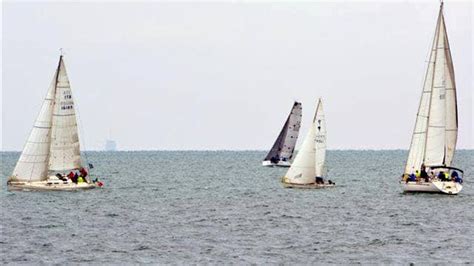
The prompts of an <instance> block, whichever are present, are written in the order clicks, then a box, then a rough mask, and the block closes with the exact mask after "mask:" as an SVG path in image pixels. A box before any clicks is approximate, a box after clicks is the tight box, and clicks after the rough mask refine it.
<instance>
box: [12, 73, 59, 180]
mask: <svg viewBox="0 0 474 266" xmlns="http://www.w3.org/2000/svg"><path fill="white" fill-rule="evenodd" d="M56 76H57V72H56V73H55V74H54V77H53V81H52V82H51V85H50V86H49V89H48V93H47V94H46V98H45V99H44V102H43V105H42V106H41V110H40V112H39V115H38V117H37V118H36V121H35V124H34V125H33V129H32V130H31V133H30V136H29V137H28V140H27V142H26V144H25V147H24V149H23V152H22V153H21V155H20V159H19V160H18V162H17V164H16V166H15V169H14V170H13V174H12V176H11V177H10V179H9V180H10V181H40V180H45V179H46V178H47V173H48V161H49V149H50V143H51V139H50V138H51V118H52V113H53V107H54V91H55V87H56Z"/></svg>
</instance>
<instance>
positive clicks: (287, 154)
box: [262, 101, 302, 167]
mask: <svg viewBox="0 0 474 266" xmlns="http://www.w3.org/2000/svg"><path fill="white" fill-rule="evenodd" d="M301 112H302V107H301V103H299V102H296V101H295V102H294V104H293V107H292V108H291V111H290V114H289V115H288V118H287V119H286V122H285V124H284V125H283V128H282V129H281V131H280V134H279V135H278V138H277V139H276V141H275V143H274V144H273V147H272V148H271V150H270V151H269V152H268V154H267V156H266V157H265V159H264V160H263V162H262V165H263V166H280V167H289V166H290V165H291V163H290V160H291V159H292V158H293V152H294V150H295V146H296V141H297V140H298V134H299V132H300V126H301Z"/></svg>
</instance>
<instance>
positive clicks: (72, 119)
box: [8, 54, 102, 190]
mask: <svg viewBox="0 0 474 266" xmlns="http://www.w3.org/2000/svg"><path fill="white" fill-rule="evenodd" d="M86 168H87V167H86V166H84V165H83V162H82V158H81V150H80V147H79V134H78V130H77V121H76V111H75V107H74V100H73V97H72V91H71V87H70V85H69V79H68V76H67V73H66V67H65V65H64V60H63V55H62V54H61V56H60V57H59V63H58V66H57V69H56V72H55V74H54V77H53V80H52V82H51V85H50V86H49V89H48V92H47V94H46V98H45V99H44V101H43V105H42V107H41V110H40V113H39V115H38V117H37V119H36V121H35V123H34V125H33V129H32V131H31V133H30V136H29V138H28V140H27V142H26V144H25V147H24V149H23V152H22V153H21V155H20V158H19V160H18V162H17V164H16V166H15V169H14V170H13V173H12V175H11V176H10V177H9V178H8V189H10V190H78V189H91V188H95V187H98V186H102V183H101V182H98V181H95V182H92V181H90V179H89V178H88V176H87V174H85V173H87V172H88V170H87V169H86ZM77 171H81V172H82V175H81V177H78V176H79V175H77V176H75V177H72V178H67V177H66V175H67V174H68V173H71V172H73V173H74V172H75V173H77ZM82 176H83V177H82ZM76 178H77V180H76ZM72 180H74V182H73V181H72ZM81 181H82V182H81Z"/></svg>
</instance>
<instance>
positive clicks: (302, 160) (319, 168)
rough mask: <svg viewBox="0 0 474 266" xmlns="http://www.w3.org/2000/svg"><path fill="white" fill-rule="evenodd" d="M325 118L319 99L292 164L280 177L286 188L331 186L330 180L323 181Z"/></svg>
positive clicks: (332, 184) (324, 169)
mask: <svg viewBox="0 0 474 266" xmlns="http://www.w3.org/2000/svg"><path fill="white" fill-rule="evenodd" d="M325 165H326V118H325V116H324V111H323V102H322V100H321V99H319V101H318V104H317V107H316V112H315V114H314V119H313V122H312V124H311V127H310V129H309V131H308V134H307V135H306V137H305V139H304V141H303V144H302V146H301V149H300V150H299V151H298V154H297V155H296V158H295V160H294V161H293V164H292V165H291V167H290V169H288V172H287V173H286V175H285V176H284V177H283V178H282V183H283V186H284V187H286V188H325V187H333V186H335V184H334V183H333V182H332V181H330V180H329V181H324V179H323V177H324V175H325V174H326V173H325V172H327V171H326V167H325Z"/></svg>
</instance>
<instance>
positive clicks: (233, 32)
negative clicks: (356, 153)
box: [1, 0, 474, 150]
mask: <svg viewBox="0 0 474 266" xmlns="http://www.w3.org/2000/svg"><path fill="white" fill-rule="evenodd" d="M438 8H439V1H436V0H433V1H399V2H380V1H372V2H354V1H344V2H341V1H339V2H329V1H326V2H312V3H293V2H288V3H271V2H264V3H162V2H144V3H111V2H107V3H100V2H83V3H73V4H66V3H13V2H6V3H3V17H2V24H3V25H2V28H3V33H2V54H3V56H2V75H3V80H2V107H1V110H2V124H1V125H2V130H1V131H2V138H1V139H2V149H3V150H21V149H22V147H23V145H24V143H25V141H26V139H27V137H28V135H29V132H30V130H31V127H32V125H33V122H34V120H35V119H36V116H37V114H38V112H39V108H40V106H41V104H42V101H43V98H44V96H45V94H46V90H47V88H48V85H49V83H50V81H51V79H52V77H53V74H54V71H55V68H56V64H57V61H58V57H59V48H60V47H62V48H64V51H65V63H66V67H67V70H68V74H69V77H70V81H71V86H72V90H73V94H74V97H75V100H76V107H78V108H79V115H80V121H79V123H80V126H81V131H80V137H81V142H82V145H83V147H84V146H85V148H86V149H88V150H95V149H102V148H103V146H104V142H105V140H106V139H107V138H109V132H111V138H112V139H114V140H116V141H117V144H118V148H119V149H121V150H142V149H146V150H150V149H159V150H162V149H179V150H182V149H185V150H189V149H199V150H207V149H209V150H214V149H238V150H242V149H263V150H265V149H269V148H270V147H271V145H272V143H273V141H274V140H275V138H276V136H277V135H278V132H279V130H280V129H281V127H282V125H283V123H284V120H285V119H286V116H287V115H288V112H289V110H290V108H291V106H292V103H293V101H294V100H299V101H301V102H302V103H303V127H302V131H301V133H300V142H299V144H300V143H301V140H302V138H303V136H304V135H305V134H306V130H307V129H308V124H309V123H310V121H311V119H312V116H313V113H314V109H315V107H316V106H315V105H316V101H317V99H318V97H319V96H321V97H323V102H324V107H325V111H326V118H327V127H328V146H329V149H398V148H400V149H408V146H409V143H410V138H411V134H412V130H413V127H414V123H415V116H416V111H417V108H418V102H419V98H420V95H421V89H422V83H423V79H424V75H425V70H426V66H427V62H426V61H427V60H428V54H429V50H430V46H431V41H432V39H433V33H434V29H435V23H436V18H437V13H438ZM472 17H473V4H472V3H471V1H446V2H445V18H446V23H447V29H448V36H449V40H450V44H451V49H452V55H453V58H454V67H455V73H456V83H457V93H458V104H459V139H458V147H459V148H471V149H472V148H473V137H472V136H473V133H474V129H473V79H472V77H473V63H472V62H473V51H472V49H473V48H472V47H473V42H472V36H473V35H474V33H473V26H472V25H473V20H472ZM84 144H85V145H84Z"/></svg>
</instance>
